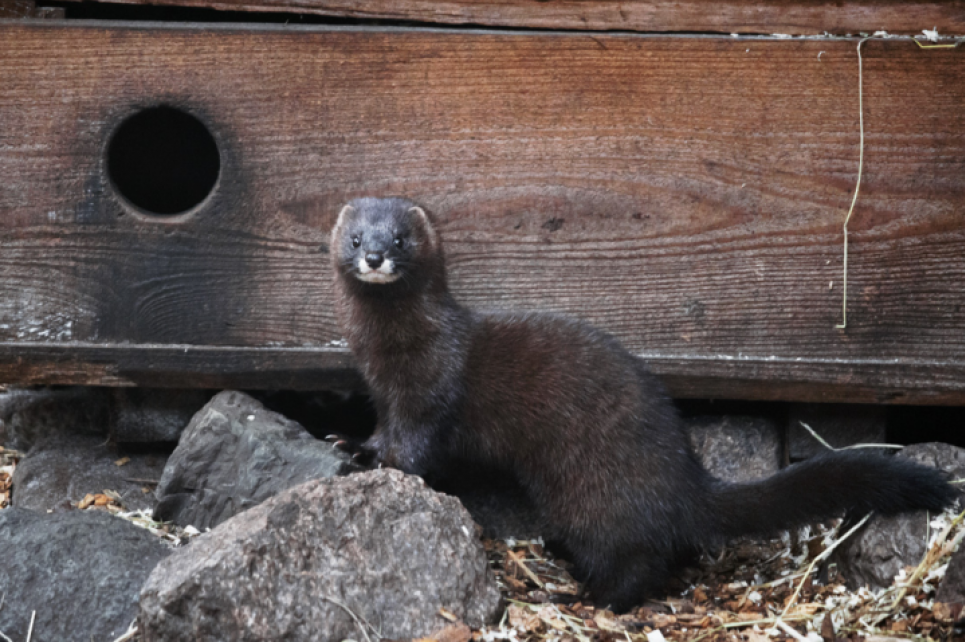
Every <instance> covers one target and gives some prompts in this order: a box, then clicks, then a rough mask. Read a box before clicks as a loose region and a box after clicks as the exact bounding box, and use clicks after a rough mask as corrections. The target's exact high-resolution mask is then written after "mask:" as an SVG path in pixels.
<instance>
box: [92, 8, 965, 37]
mask: <svg viewBox="0 0 965 642" xmlns="http://www.w3.org/2000/svg"><path fill="white" fill-rule="evenodd" d="M111 2H123V3H127V4H145V5H149V4H156V3H155V2H154V0H111ZM164 4H166V5H180V6H188V7H206V8H213V9H221V10H226V11H271V12H278V11H288V12H294V13H301V14H316V15H323V16H335V17H340V18H358V19H382V20H405V21H418V22H425V23H436V24H444V25H485V26H493V27H526V28H530V29H576V30H596V31H643V32H720V33H735V32H736V33H751V34H772V33H785V34H816V35H820V34H824V33H833V34H854V35H857V34H859V33H861V32H867V33H869V34H870V33H872V32H875V31H878V30H885V31H888V32H890V33H892V34H917V35H921V30H922V29H935V28H937V29H938V30H939V31H940V32H941V33H943V34H952V35H955V34H963V33H965V2H962V1H961V0H944V1H936V0H931V1H929V0H841V1H838V2H827V1H825V0H713V1H711V0H549V1H546V0H541V1H535V2H534V1H532V0H365V1H364V2H363V1H361V0H165V2H164Z"/></svg>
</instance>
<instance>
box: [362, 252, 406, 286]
mask: <svg viewBox="0 0 965 642" xmlns="http://www.w3.org/2000/svg"><path fill="white" fill-rule="evenodd" d="M358 268H359V271H358V272H356V273H355V276H356V277H357V278H358V280H359V281H365V282H366V283H392V282H393V281H398V280H399V277H400V276H402V275H401V274H399V273H398V272H396V271H395V263H393V262H392V261H391V260H389V259H386V260H385V261H383V262H382V265H380V266H379V269H377V270H373V269H372V268H371V267H370V266H369V264H368V263H366V262H365V259H364V258H360V259H359V263H358Z"/></svg>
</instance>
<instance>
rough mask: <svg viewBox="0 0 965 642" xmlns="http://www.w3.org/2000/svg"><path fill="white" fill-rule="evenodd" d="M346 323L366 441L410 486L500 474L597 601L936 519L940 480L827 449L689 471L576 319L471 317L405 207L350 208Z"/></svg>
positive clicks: (439, 256)
mask: <svg viewBox="0 0 965 642" xmlns="http://www.w3.org/2000/svg"><path fill="white" fill-rule="evenodd" d="M331 255H332V259H333V264H334V267H335V274H336V276H335V282H336V296H337V314H338V319H339V324H340V326H341V329H342V331H343V332H344V335H345V337H346V339H347V340H348V343H349V346H350V347H351V349H352V352H353V353H354V354H355V357H356V359H357V361H358V365H359V367H360V368H361V370H362V373H363V375H364V377H365V380H366V382H367V383H368V386H369V388H370V391H371V394H372V397H373V399H374V402H375V406H376V411H377V414H378V422H379V423H378V427H377V429H376V431H375V433H374V434H373V436H372V437H371V438H370V439H369V440H368V441H367V442H366V444H365V447H366V448H368V449H370V450H371V451H372V452H373V453H374V454H375V456H376V457H377V458H378V460H379V461H381V462H383V463H385V464H386V465H390V466H394V467H396V468H399V469H401V470H403V471H405V472H408V473H414V474H418V475H429V476H433V475H435V476H445V475H447V474H453V471H452V470H451V467H452V465H453V462H460V461H469V462H476V463H479V464H481V465H491V466H494V467H496V468H502V469H506V470H509V471H511V472H512V473H513V474H514V475H515V476H516V477H517V478H518V480H519V482H520V483H521V484H522V486H523V488H524V489H525V492H526V493H527V495H528V496H529V498H530V499H531V500H532V503H533V505H535V506H536V507H537V508H538V510H539V511H540V512H541V515H540V521H541V522H543V523H545V524H546V525H547V528H548V530H549V532H548V533H546V535H547V536H548V537H549V538H551V539H554V540H559V541H562V542H563V544H564V545H565V547H566V549H567V550H568V551H569V553H570V554H571V556H572V558H573V562H574V564H575V565H576V567H577V571H578V572H579V574H580V575H581V576H582V578H583V579H584V580H585V581H586V586H587V588H588V590H589V592H590V594H591V596H592V597H593V598H594V599H595V600H596V601H597V602H598V603H599V604H610V605H612V606H613V607H614V608H616V609H620V610H623V609H626V608H628V607H630V606H632V605H633V604H634V603H638V602H639V601H640V600H641V599H642V598H643V597H644V596H645V595H647V594H648V593H651V592H653V591H655V590H657V589H660V588H662V586H663V584H664V582H665V581H666V580H667V578H668V574H669V573H670V571H671V570H672V569H673V568H674V566H675V565H677V564H679V563H680V562H681V561H682V560H684V559H687V558H688V557H690V556H692V555H693V554H694V553H695V552H697V551H699V550H701V549H703V548H706V547H708V546H716V545H719V544H722V543H724V542H725V541H726V540H727V539H729V538H732V537H735V536H738V535H745V534H767V533H773V532H776V531H779V530H782V529H787V528H791V527H794V526H798V525H801V524H805V523H808V522H813V521H815V520H820V519H825V518H829V517H833V516H837V515H840V514H843V513H845V512H852V513H856V514H858V515H860V514H863V513H865V512H867V511H872V510H874V511H877V512H879V513H884V514H893V513H899V512H902V511H908V510H913V509H920V508H925V509H929V510H933V511H937V510H941V509H942V508H944V507H945V506H947V505H948V504H950V502H951V501H952V500H953V499H954V498H955V497H956V496H957V495H956V492H955V491H954V490H953V488H952V487H951V486H950V485H949V484H948V483H947V482H946V481H945V478H944V476H943V475H942V474H941V473H940V472H939V471H937V470H934V469H931V468H927V467H924V466H921V465H918V464H915V463H912V462H910V461H907V460H902V459H897V458H894V457H889V456H884V455H878V454H871V453H868V452H862V451H842V452H829V453H828V454H825V455H822V456H819V457H814V458H812V459H809V460H807V461H804V462H802V463H798V464H794V465H792V466H789V467H787V468H785V469H783V470H781V471H780V472H778V473H777V474H775V475H773V476H771V477H769V478H766V479H763V480H760V481H754V482H748V483H729V482H725V481H721V480H719V479H716V478H714V477H713V476H711V475H710V473H708V472H707V471H706V470H705V469H704V468H703V467H702V466H701V465H700V463H699V462H698V460H697V458H696V457H695V455H694V453H693V452H692V450H691V448H690V444H689V441H688V438H687V435H686V432H685V429H684V427H683V425H682V422H681V420H680V418H679V417H678V414H677V411H676V409H675V407H674V405H673V403H672V402H671V401H670V400H669V399H668V397H667V396H666V394H665V392H664V390H663V387H662V386H661V384H660V382H659V381H658V380H657V379H656V378H655V377H654V375H652V374H651V373H650V372H649V370H648V369H647V367H646V365H645V364H644V363H643V362H642V361H641V360H640V359H638V358H636V357H634V356H633V355H631V354H630V353H629V352H627V351H626V350H625V349H624V348H623V347H622V346H621V345H620V344H619V343H618V342H617V340H616V339H614V338H613V337H612V336H610V335H609V334H607V333H605V332H603V331H601V330H599V329H597V328H595V327H593V326H591V325H589V324H587V323H584V322H581V321H579V320H575V319H572V318H567V317H563V316H558V315H554V314H543V313H533V312H476V311H472V310H469V309H467V308H465V307H463V306H461V305H459V304H458V303H457V302H456V301H455V299H453V297H452V295H451V294H450V292H449V289H448V287H447V284H446V265H445V256H444V253H443V248H442V243H441V240H440V237H439V235H438V234H437V232H436V230H435V229H434V225H433V223H432V221H431V219H430V218H429V216H428V215H427V214H426V212H425V211H424V210H423V209H422V208H420V207H418V206H416V205H415V204H414V203H412V202H411V201H408V200H406V199H402V198H385V199H378V198H362V199H357V200H354V201H352V202H350V203H349V204H348V205H347V206H346V207H345V208H343V210H342V212H341V213H340V215H339V220H338V222H337V223H336V226H335V229H334V230H333V231H332V243H331Z"/></svg>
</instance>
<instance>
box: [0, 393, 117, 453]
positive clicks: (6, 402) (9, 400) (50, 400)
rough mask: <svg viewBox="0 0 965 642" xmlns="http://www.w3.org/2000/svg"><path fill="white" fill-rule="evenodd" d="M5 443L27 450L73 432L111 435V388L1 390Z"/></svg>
mask: <svg viewBox="0 0 965 642" xmlns="http://www.w3.org/2000/svg"><path fill="white" fill-rule="evenodd" d="M0 421H2V422H3V424H4V428H3V432H4V433H5V437H4V446H5V447H7V448H11V449H13V450H19V451H22V452H26V451H28V450H30V449H31V448H33V447H34V446H35V445H39V444H43V443H45V442H48V441H51V440H62V439H63V438H64V437H65V436H73V435H78V434H80V435H104V436H106V435H107V432H108V429H109V427H110V391H109V390H108V389H107V388H84V387H69V388H37V389H26V388H10V389H8V390H6V391H4V392H3V393H0Z"/></svg>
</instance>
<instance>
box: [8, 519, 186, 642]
mask: <svg viewBox="0 0 965 642" xmlns="http://www.w3.org/2000/svg"><path fill="white" fill-rule="evenodd" d="M0 550H2V551H3V563H2V564H0V591H2V592H4V593H5V597H4V602H3V608H2V609H0V631H3V632H4V634H6V635H7V636H8V637H10V638H11V639H14V640H25V639H26V638H27V629H28V627H29V625H30V614H31V611H36V612H37V616H36V621H35V622H34V629H33V637H32V638H31V640H32V642H62V641H63V640H85V641H86V640H92V639H93V640H99V641H100V640H113V639H115V638H117V637H118V636H120V635H121V634H122V633H124V631H126V630H127V628H128V626H129V625H130V624H131V622H132V621H133V620H134V617H135V616H136V615H137V603H138V593H139V591H140V588H141V586H142V585H143V584H144V581H145V580H146V579H147V577H148V575H149V574H150V572H151V570H152V569H153V568H154V566H155V565H156V564H157V563H158V562H159V561H160V560H161V559H163V558H164V557H165V556H166V555H168V553H169V552H170V550H171V549H170V548H169V547H168V546H167V545H166V544H164V543H163V542H162V541H161V540H160V539H158V538H157V537H155V536H154V535H151V534H150V533H149V532H148V531H146V530H144V529H142V528H138V527H137V526H134V525H133V524H130V523H128V522H125V521H123V520H121V519H118V518H117V517H112V516H110V515H108V514H106V513H103V512H99V511H89V510H88V511H71V512H67V513H57V514H54V515H47V514H41V513H35V512H33V511H28V510H23V509H19V508H7V509H4V510H2V511H0Z"/></svg>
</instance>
